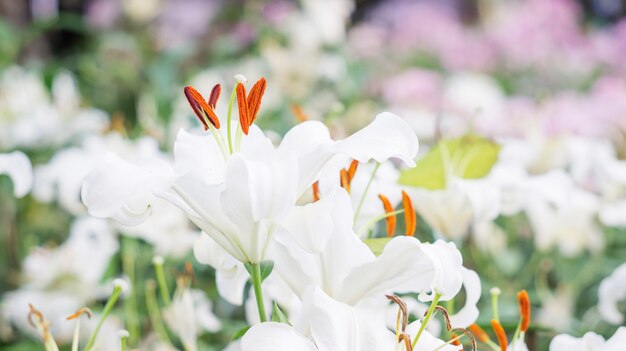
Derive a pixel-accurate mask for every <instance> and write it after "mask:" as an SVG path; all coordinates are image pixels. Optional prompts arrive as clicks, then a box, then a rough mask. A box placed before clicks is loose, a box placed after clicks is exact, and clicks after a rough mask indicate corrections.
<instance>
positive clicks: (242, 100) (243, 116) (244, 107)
mask: <svg viewBox="0 0 626 351" xmlns="http://www.w3.org/2000/svg"><path fill="white" fill-rule="evenodd" d="M236 90H237V107H238V108H239V125H240V126H241V130H242V131H243V133H244V134H245V135H248V129H249V128H250V122H249V120H248V116H249V113H248V102H247V99H246V87H245V86H244V85H243V84H242V83H237V88H236Z"/></svg>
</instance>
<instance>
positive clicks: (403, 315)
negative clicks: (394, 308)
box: [385, 295, 409, 335]
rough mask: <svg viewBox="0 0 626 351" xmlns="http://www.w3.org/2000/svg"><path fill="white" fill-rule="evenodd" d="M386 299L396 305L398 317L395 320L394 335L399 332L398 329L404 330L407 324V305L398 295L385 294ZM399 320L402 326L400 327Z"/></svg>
mask: <svg viewBox="0 0 626 351" xmlns="http://www.w3.org/2000/svg"><path fill="white" fill-rule="evenodd" d="M385 297H387V300H389V301H393V302H395V303H396V304H397V305H398V318H397V320H396V335H398V334H400V331H402V332H404V331H405V330H406V327H407V326H408V325H409V307H408V305H407V304H406V302H404V300H402V299H401V298H400V296H398V295H385ZM400 321H401V322H402V326H401V327H400Z"/></svg>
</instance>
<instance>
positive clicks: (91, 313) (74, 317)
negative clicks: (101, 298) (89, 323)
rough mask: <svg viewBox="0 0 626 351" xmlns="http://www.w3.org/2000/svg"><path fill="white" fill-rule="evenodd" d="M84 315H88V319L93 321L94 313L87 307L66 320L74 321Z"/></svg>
mask: <svg viewBox="0 0 626 351" xmlns="http://www.w3.org/2000/svg"><path fill="white" fill-rule="evenodd" d="M83 314H87V317H89V319H91V317H93V312H91V310H90V309H89V308H87V307H83V308H81V309H80V310H78V311H76V312H74V313H72V314H71V315H70V316H69V317H67V318H66V320H68V321H70V320H72V319H76V318H78V317H80V316H82V315H83Z"/></svg>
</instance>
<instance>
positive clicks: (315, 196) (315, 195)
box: [313, 180, 320, 202]
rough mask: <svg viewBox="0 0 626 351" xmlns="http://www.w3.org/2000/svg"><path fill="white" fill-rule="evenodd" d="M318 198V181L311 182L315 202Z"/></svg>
mask: <svg viewBox="0 0 626 351" xmlns="http://www.w3.org/2000/svg"><path fill="white" fill-rule="evenodd" d="M319 200H320V181H319V180H318V181H316V182H315V183H313V201H314V202H317V201H319Z"/></svg>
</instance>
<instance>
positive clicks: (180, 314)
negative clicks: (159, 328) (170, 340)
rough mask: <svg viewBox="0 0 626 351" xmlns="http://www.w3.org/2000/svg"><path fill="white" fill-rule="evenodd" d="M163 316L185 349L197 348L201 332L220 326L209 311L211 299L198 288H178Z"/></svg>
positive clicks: (212, 330)
mask: <svg viewBox="0 0 626 351" xmlns="http://www.w3.org/2000/svg"><path fill="white" fill-rule="evenodd" d="M163 318H164V319H165V323H166V324H167V326H168V327H169V329H170V330H172V331H173V332H174V334H176V335H177V336H178V337H179V338H180V340H181V342H182V343H183V345H184V346H185V350H189V351H194V350H197V349H198V348H197V338H198V336H199V335H201V334H202V333H204V332H206V331H209V332H216V331H218V330H219V329H220V328H221V323H220V320H219V319H217V317H216V316H215V315H213V312H212V311H211V301H210V300H209V299H208V298H207V296H206V294H205V293H204V292H203V291H200V290H194V289H189V288H187V287H182V288H179V289H178V290H177V291H176V293H175V295H174V299H173V300H172V304H171V305H170V306H168V307H167V308H166V309H165V310H164V311H163Z"/></svg>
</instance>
